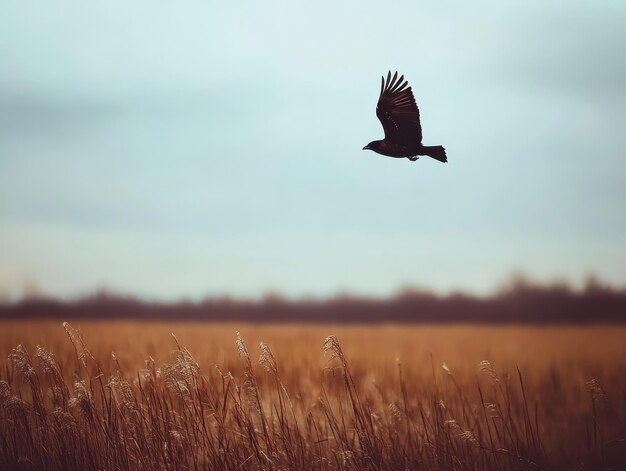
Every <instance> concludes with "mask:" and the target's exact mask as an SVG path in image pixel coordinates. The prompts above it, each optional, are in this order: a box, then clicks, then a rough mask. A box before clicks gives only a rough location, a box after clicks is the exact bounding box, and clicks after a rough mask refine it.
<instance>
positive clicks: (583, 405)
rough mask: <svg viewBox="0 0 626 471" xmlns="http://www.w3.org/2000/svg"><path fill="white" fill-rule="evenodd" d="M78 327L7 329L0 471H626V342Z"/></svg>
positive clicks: (480, 331) (620, 335)
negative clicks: (559, 470)
mask: <svg viewBox="0 0 626 471" xmlns="http://www.w3.org/2000/svg"><path fill="white" fill-rule="evenodd" d="M71 324H72V325H69V324H68V325H65V326H63V325H62V324H61V322H51V321H45V322H44V321H41V322H38V321H24V322H17V321H2V322H0V329H1V330H0V332H1V333H0V354H1V357H0V469H7V470H9V469H81V470H83V469H107V470H108V469H111V470H126V469H147V470H153V469H154V470H157V469H215V470H221V469H232V470H237V469H240V470H244V469H255V470H257V469H258V470H260V469H267V470H270V469H276V470H279V469H281V470H282V469H292V470H304V469H320V470H335V469H340V470H342V469H345V470H353V469H354V470H357V469H358V470H363V469H372V470H379V469H380V470H383V469H385V470H386V469H388V470H396V469H411V470H412V469H446V470H448V469H454V470H456V469H458V470H466V469H467V470H469V469H501V470H509V469H529V470H530V469H626V340H625V339H626V327H622V326H584V327H575V326H572V327H564V326H560V327H525V326H473V325H454V326H434V325H411V326H406V325H403V326H394V325H382V326H378V325H376V326H340V325H251V324H245V325H242V324H237V325H235V324H210V323H207V324H201V323H137V322H126V321H124V322H121V321H120V322H79V323H71ZM237 332H240V335H238V334H237ZM172 334H174V335H172Z"/></svg>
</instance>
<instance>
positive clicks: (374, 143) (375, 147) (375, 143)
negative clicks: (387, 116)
mask: <svg viewBox="0 0 626 471" xmlns="http://www.w3.org/2000/svg"><path fill="white" fill-rule="evenodd" d="M379 148H380V141H372V142H370V143H369V144H368V145H366V146H365V147H363V150H373V151H374V152H377V151H378V149H379Z"/></svg>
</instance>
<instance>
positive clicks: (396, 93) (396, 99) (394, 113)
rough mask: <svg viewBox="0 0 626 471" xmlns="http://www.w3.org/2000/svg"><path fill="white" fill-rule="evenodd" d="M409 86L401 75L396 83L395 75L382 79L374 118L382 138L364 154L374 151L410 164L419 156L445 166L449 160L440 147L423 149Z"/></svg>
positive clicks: (420, 128) (416, 113)
mask: <svg viewBox="0 0 626 471" xmlns="http://www.w3.org/2000/svg"><path fill="white" fill-rule="evenodd" d="M408 84H409V83H408V81H405V80H404V75H401V76H400V78H399V79H398V72H396V73H394V74H393V77H392V76H391V71H389V72H387V80H385V77H384V76H383V77H382V81H381V85H380V96H379V97H378V103H377V105H376V116H378V119H379V120H380V122H381V124H382V125H383V129H384V130H385V138H384V139H382V140H379V141H372V142H370V143H369V144H368V145H366V146H365V147H363V150H373V151H374V152H377V153H378V154H382V155H386V156H389V157H395V158H400V159H401V158H405V157H406V158H408V159H409V160H411V161H413V162H414V161H416V160H417V159H419V156H421V155H427V156H429V157H432V158H433V159H436V160H438V161H439V162H447V161H448V157H447V156H446V150H445V149H444V147H443V146H424V145H422V126H421V124H420V112H419V110H418V109H417V104H416V103H415V97H414V96H413V92H412V91H411V87H408V88H407V85H408Z"/></svg>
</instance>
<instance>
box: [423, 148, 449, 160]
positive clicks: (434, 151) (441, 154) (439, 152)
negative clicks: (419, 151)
mask: <svg viewBox="0 0 626 471" xmlns="http://www.w3.org/2000/svg"><path fill="white" fill-rule="evenodd" d="M424 154H425V155H427V156H429V157H432V158H433V159H435V160H438V161H439V162H447V161H448V157H447V156H446V149H444V148H443V146H424Z"/></svg>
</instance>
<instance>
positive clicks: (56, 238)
mask: <svg viewBox="0 0 626 471" xmlns="http://www.w3.org/2000/svg"><path fill="white" fill-rule="evenodd" d="M624 24H626V2H620V1H604V2H602V1H600V2H598V1H577V0H574V1H571V0H568V1H565V0H560V1H554V2H544V1H507V2H502V1H489V2H486V1H477V2H466V1H437V2H434V1H433V2H412V1H411V2H409V1H407V2H397V3H394V4H393V5H390V4H388V3H387V2H380V3H376V4H369V3H367V2H362V1H345V2H322V1H320V2H307V3H304V2H303V3H300V2H288V1H284V2H279V1H268V2H245V1H242V2H210V1H198V2H191V1H181V2H162V1H147V0H140V1H135V2H125V1H124V2H123V1H111V0H107V1H93V2H74V1H59V2H54V3H53V2H43V1H34V2H23V1H14V0H4V1H3V2H2V5H1V6H0V297H4V298H5V299H6V298H7V297H8V298H13V297H16V296H21V295H24V294H29V293H31V294H32V292H42V293H46V294H49V295H53V296H60V297H72V296H78V295H84V294H88V293H90V292H92V291H94V290H96V289H109V290H113V291H119V292H122V293H129V294H134V295H138V296H144V297H149V298H153V299H163V300H172V299H180V298H190V299H201V298H203V297H205V296H207V295H209V296H210V295H223V294H228V295H233V296H244V297H256V296H262V295H263V294H264V293H267V292H270V291H279V292H282V293H284V294H285V295H287V296H293V297H300V296H329V295H333V294H336V293H339V292H351V293H355V294H367V295H372V296H384V295H388V294H390V293H393V292H395V291H396V290H397V289H399V288H400V287H402V286H407V285H411V286H418V287H424V288H430V289H433V290H435V291H437V292H442V293H445V292H449V291H451V290H457V289H461V290H466V291H472V292H476V293H487V292H490V291H491V290H493V289H494V288H496V287H497V286H499V284H501V283H502V282H503V281H505V280H506V279H507V277H509V276H510V274H511V273H513V272H523V273H526V274H527V275H528V276H530V277H531V278H534V279H537V280H540V281H551V280H555V279H567V280H572V281H574V282H576V281H577V280H582V279H584V277H585V276H587V275H588V274H589V273H595V274H597V275H598V276H599V277H600V278H602V279H604V280H606V281H608V282H610V283H612V284H616V285H619V286H624V285H626V211H625V210H624V208H626V159H625V158H624V157H625V155H624V149H625V148H626V133H625V132H624V131H625V124H626V54H624V44H626V28H624V26H623V25H624ZM389 69H391V70H392V71H393V70H398V71H399V72H400V73H402V74H404V75H405V77H406V79H407V80H408V81H409V84H410V85H411V86H412V87H413V91H414V94H415V97H416V101H417V104H418V106H419V108H420V112H421V117H422V128H423V133H424V141H423V142H424V144H426V145H437V144H442V145H444V146H445V148H446V151H447V154H448V159H449V163H447V164H441V163H439V162H437V161H435V160H432V159H429V158H426V157H423V158H421V159H420V160H418V161H417V162H409V161H408V160H406V159H391V158H387V157H383V156H380V155H377V154H375V153H373V152H369V151H363V150H362V147H363V146H364V145H365V144H367V143H368V142H370V141H372V140H375V139H381V138H382V136H383V131H382V127H381V125H380V123H379V121H378V120H377V118H376V115H375V106H376V101H377V99H378V93H379V90H380V88H379V87H380V76H381V75H382V74H386V72H387V71H388V70H389Z"/></svg>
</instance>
